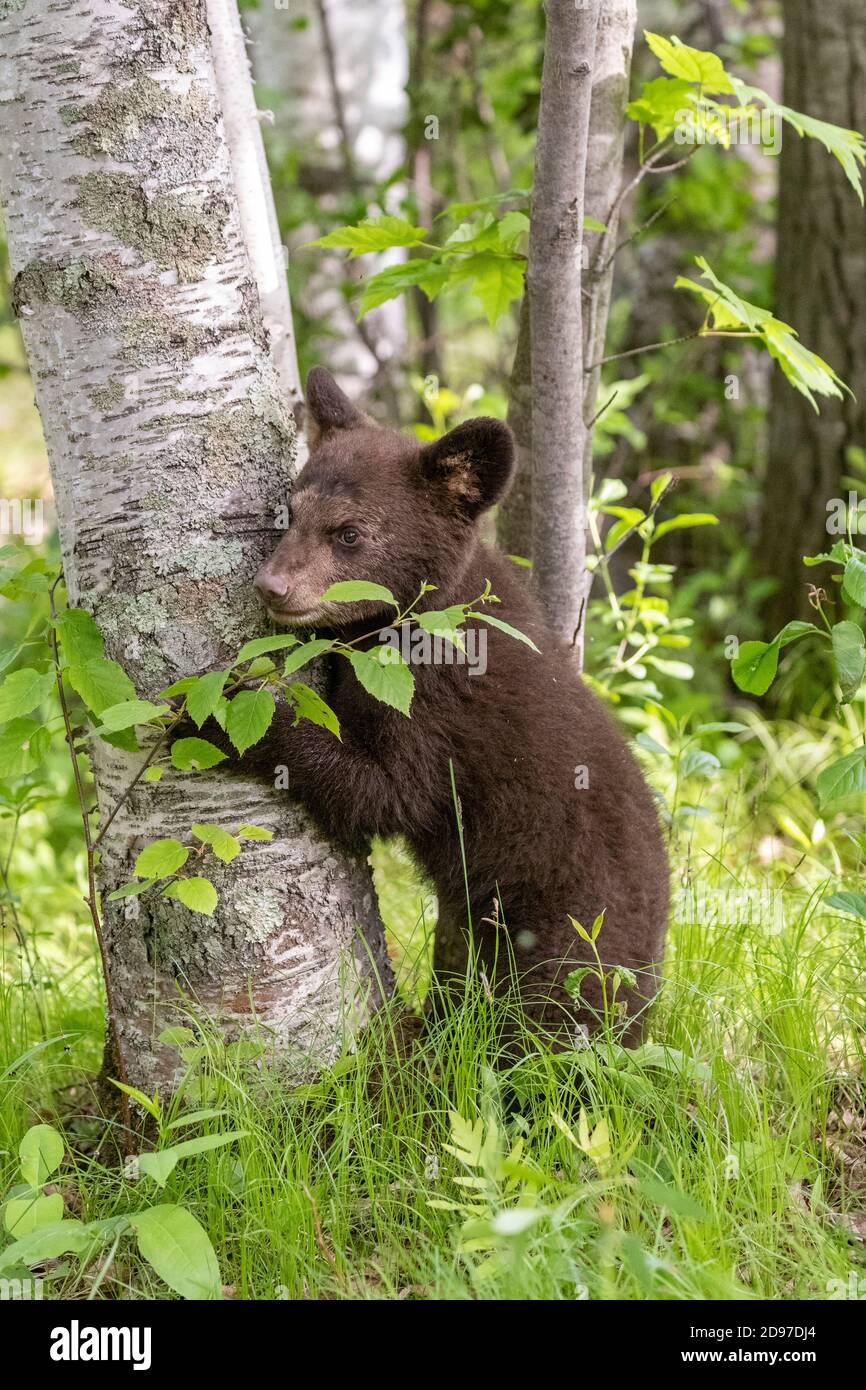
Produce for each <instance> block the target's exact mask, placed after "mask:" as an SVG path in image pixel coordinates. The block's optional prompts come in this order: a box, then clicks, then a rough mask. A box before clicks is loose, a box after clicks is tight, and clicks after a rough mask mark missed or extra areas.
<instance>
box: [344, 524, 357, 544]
mask: <svg viewBox="0 0 866 1390" xmlns="http://www.w3.org/2000/svg"><path fill="white" fill-rule="evenodd" d="M360 539H361V535H360V532H359V531H357V530H356V529H355V527H354V526H344V527H343V529H342V531H341V532H340V544H341V545H357V544H358V541H359V540H360Z"/></svg>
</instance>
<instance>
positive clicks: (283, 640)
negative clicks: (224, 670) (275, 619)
mask: <svg viewBox="0 0 866 1390" xmlns="http://www.w3.org/2000/svg"><path fill="white" fill-rule="evenodd" d="M299 641H300V638H299V637H295V636H294V635H293V633H291V632H281V633H279V634H278V635H276V636H274V637H254V638H253V640H252V642H244V645H243V646H242V647H241V649H240V651H239V652H238V654H237V656H236V657H235V661H234V664H235V666H240V664H241V662H243V661H252V660H253V658H254V657H256V656H264V655H265V653H266V652H281V651H283V649H284V648H285V647H296V646H297V645H298V642H299Z"/></svg>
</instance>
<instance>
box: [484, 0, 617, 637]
mask: <svg viewBox="0 0 866 1390" xmlns="http://www.w3.org/2000/svg"><path fill="white" fill-rule="evenodd" d="M636 22H637V6H636V3H635V0H614V2H613V3H608V4H606V5H604V6H603V7H602V9H601V11H600V14H599V19H598V27H597V29H596V39H595V53H594V58H593V68H592V97H591V104H590V113H589V133H588V137H587V154H586V173H585V180H584V215H585V216H587V217H593V218H595V219H596V220H597V221H599V222H602V223H603V224H604V225H605V226H606V227H607V228H608V231H607V233H606V234H601V233H597V234H596V233H589V234H588V237H587V239H586V241H585V247H586V249H585V250H584V252H583V265H584V266H585V267H586V270H585V273H584V275H583V284H582V288H583V290H584V291H585V293H584V294H583V295H582V300H583V305H582V314H581V332H582V340H583V362H584V363H586V364H589V363H591V362H595V361H597V360H598V359H599V358H600V357H602V356H603V354H604V343H605V336H606V333H607V321H608V314H609V310H610V299H611V289H612V285H613V275H614V266H615V262H614V251H615V248H616V244H617V235H618V227H619V213H620V203H619V192H620V185H621V183H622V169H623V139H624V134H625V106H626V102H627V101H628V90H629V77H630V73H631V56H632V48H633V45H634V33H635V25H636ZM584 235H585V237H586V236H587V234H586V233H585V234H584ZM530 339H531V334H530V322H529V310H528V304H527V299H526V298H525V299H524V303H523V304H522V305H521V313H520V327H519V330H518V337H517V349H516V352H515V356H514V367H513V370H512V374H511V380H510V383H509V400H508V423H509V424H510V425H511V428H512V429H513V430H514V433H515V436H516V438H517V447H518V468H517V477H516V479H515V483H514V486H513V488H512V490H511V493H510V494H509V496H508V498H507V499H506V501H505V503H504V504H503V506H502V507H501V508H500V509H499V516H498V521H497V531H498V538H499V543H500V545H501V546H502V548H503V549H504V550H506V551H508V552H509V553H510V554H518V555H523V556H526V557H527V558H531V556H532V447H533V439H532V347H531V341H530ZM571 370H574V368H572V369H571ZM600 375H601V373H600V370H596V371H593V372H589V373H586V374H585V375H584V384H583V419H584V421H585V422H587V423H588V422H589V421H591V420H592V418H593V414H594V412H595V410H596V396H597V394H598V384H599V379H600ZM580 471H581V475H582V479H583V494H584V499H585V500H588V497H589V489H590V479H591V475H592V435H591V432H589V431H587V433H586V436H585V441H584V452H583V457H582V459H581V461H580ZM580 641H581V639H580V638H579V639H578V643H579V644H580Z"/></svg>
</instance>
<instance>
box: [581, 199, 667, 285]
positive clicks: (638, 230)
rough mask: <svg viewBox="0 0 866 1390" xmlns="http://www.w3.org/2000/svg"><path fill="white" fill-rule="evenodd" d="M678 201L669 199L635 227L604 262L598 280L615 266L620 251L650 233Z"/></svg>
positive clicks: (597, 272)
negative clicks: (614, 262) (653, 226)
mask: <svg viewBox="0 0 866 1390" xmlns="http://www.w3.org/2000/svg"><path fill="white" fill-rule="evenodd" d="M676 201H677V200H676V198H669V199H668V201H667V202H666V203H664V204H663V205H662V207H660V208H656V210H655V212H654V213H653V214H652V216H651V217H648V218H647V220H646V222H642V223H641V225H640V226H639V227H635V229H634V231H633V232H630V233H629V235H628V236H627V237H623V239H622V241H621V242H620V243H619V245H618V246H615V247H614V248H613V250H612V251H611V253H610V255H609V256H608V258H607V260H606V261H605V262H604V265H602V266H601V267H600V268H599V269H598V270H597V271H596V272H595V274H596V276H597V278H598V279H599V280H600V279H601V278H602V276H603V275H604V273H605V271H606V270H608V268H609V267H610V266H611V265H612V264H613V261H614V260H615V259H616V257H617V256H618V255H619V253H620V251H622V250H623V248H624V247H626V246H628V245H630V243H631V242H633V241H637V239H638V237H639V236H643V234H644V232H648V231H649V229H650V227H652V225H653V224H654V223H655V222H658V220H659V218H660V217H663V216H664V214H665V213H666V212H667V210H668V208H670V207H673V205H674V203H675V202H676Z"/></svg>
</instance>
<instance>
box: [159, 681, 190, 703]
mask: <svg viewBox="0 0 866 1390" xmlns="http://www.w3.org/2000/svg"><path fill="white" fill-rule="evenodd" d="M197 680H198V676H181V678H180V680H179V681H172V683H171V685H167V686H166V687H165V690H160V692H159V696H158V698H159V699H160V700H167V699H168V697H169V695H185V694H186V693H187V691H188V690H192V688H193V686H194V685H195V683H196V681H197Z"/></svg>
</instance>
